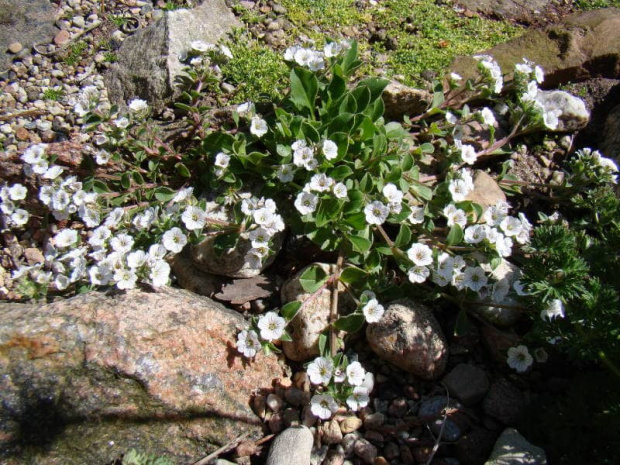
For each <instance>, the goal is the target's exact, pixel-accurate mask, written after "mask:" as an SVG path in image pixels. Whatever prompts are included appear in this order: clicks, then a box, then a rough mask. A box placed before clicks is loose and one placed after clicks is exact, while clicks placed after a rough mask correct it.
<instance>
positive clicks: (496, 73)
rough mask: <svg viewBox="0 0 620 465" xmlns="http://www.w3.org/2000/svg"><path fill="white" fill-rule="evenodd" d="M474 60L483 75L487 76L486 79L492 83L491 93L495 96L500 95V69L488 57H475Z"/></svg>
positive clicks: (501, 84) (492, 59)
mask: <svg viewBox="0 0 620 465" xmlns="http://www.w3.org/2000/svg"><path fill="white" fill-rule="evenodd" d="M474 58H475V59H476V60H477V61H478V63H479V64H480V66H481V67H482V69H483V70H484V72H485V74H488V77H490V78H491V81H492V82H493V88H492V92H493V93H495V94H499V93H501V92H502V88H503V86H504V78H503V76H502V69H501V68H500V67H499V65H498V64H497V62H496V61H495V59H494V58H493V57H492V56H490V55H475V56H474Z"/></svg>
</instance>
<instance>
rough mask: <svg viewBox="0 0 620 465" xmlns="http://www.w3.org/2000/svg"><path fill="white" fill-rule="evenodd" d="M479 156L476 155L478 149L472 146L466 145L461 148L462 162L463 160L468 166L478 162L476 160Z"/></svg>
mask: <svg viewBox="0 0 620 465" xmlns="http://www.w3.org/2000/svg"><path fill="white" fill-rule="evenodd" d="M477 157H478V155H477V154H476V149H474V147H473V146H472V145H468V144H464V145H463V146H462V147H461V160H463V161H464V162H465V163H467V164H468V165H473V164H474V163H475V162H476V158H477Z"/></svg>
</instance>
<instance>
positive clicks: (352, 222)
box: [344, 212, 367, 231]
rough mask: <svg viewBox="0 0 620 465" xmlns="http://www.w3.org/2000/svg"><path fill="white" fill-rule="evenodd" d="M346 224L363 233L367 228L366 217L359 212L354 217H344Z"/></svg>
mask: <svg viewBox="0 0 620 465" xmlns="http://www.w3.org/2000/svg"><path fill="white" fill-rule="evenodd" d="M344 222H345V223H346V224H348V225H349V226H351V227H352V228H353V229H356V230H357V231H361V230H362V229H364V228H366V226H367V223H366V215H364V213H363V212H358V213H355V214H353V215H348V216H345V217H344Z"/></svg>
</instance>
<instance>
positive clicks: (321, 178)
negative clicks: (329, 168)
mask: <svg viewBox="0 0 620 465" xmlns="http://www.w3.org/2000/svg"><path fill="white" fill-rule="evenodd" d="M333 184H334V180H333V179H332V178H330V177H329V176H327V175H326V174H325V173H318V174H315V175H314V176H312V178H310V190H311V191H315V192H326V191H328V190H330V188H331V187H332V185H333Z"/></svg>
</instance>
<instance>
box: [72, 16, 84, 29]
mask: <svg viewBox="0 0 620 465" xmlns="http://www.w3.org/2000/svg"><path fill="white" fill-rule="evenodd" d="M71 22H72V23H73V25H74V26H75V27H79V28H83V27H84V26H85V25H86V20H85V19H84V16H74V17H73V18H71Z"/></svg>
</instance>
